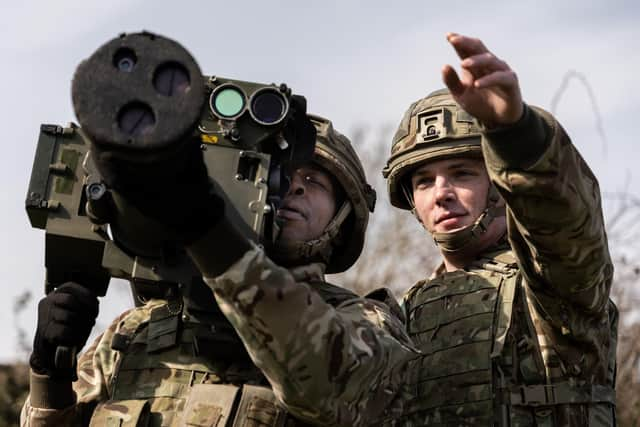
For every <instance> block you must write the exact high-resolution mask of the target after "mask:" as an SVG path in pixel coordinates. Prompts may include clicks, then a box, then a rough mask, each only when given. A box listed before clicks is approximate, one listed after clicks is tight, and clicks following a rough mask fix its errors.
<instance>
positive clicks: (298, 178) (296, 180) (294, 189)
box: [287, 172, 304, 196]
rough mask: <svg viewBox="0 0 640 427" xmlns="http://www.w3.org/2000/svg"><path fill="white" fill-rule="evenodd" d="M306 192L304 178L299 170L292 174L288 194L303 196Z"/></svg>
mask: <svg viewBox="0 0 640 427" xmlns="http://www.w3.org/2000/svg"><path fill="white" fill-rule="evenodd" d="M303 194H304V179H303V178H302V175H301V174H299V173H298V172H294V173H293V174H291V185H289V190H288V191H287V196H290V195H296V196H302V195H303Z"/></svg>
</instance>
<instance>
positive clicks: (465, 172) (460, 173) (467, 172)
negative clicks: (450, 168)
mask: <svg viewBox="0 0 640 427" xmlns="http://www.w3.org/2000/svg"><path fill="white" fill-rule="evenodd" d="M454 175H455V176H456V177H458V178H465V177H474V176H477V175H478V174H477V173H476V171H474V170H472V169H458V170H457V171H456V172H455V174H454Z"/></svg>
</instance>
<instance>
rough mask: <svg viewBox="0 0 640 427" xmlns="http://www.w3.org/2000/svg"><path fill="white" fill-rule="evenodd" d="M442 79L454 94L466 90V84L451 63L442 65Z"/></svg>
mask: <svg viewBox="0 0 640 427" xmlns="http://www.w3.org/2000/svg"><path fill="white" fill-rule="evenodd" d="M442 81H443V82H444V84H445V85H446V86H447V88H448V89H449V91H450V92H451V94H452V95H454V96H457V95H460V94H462V93H463V92H464V91H465V86H464V85H463V84H462V82H461V81H460V78H459V77H458V73H456V70H454V69H453V67H452V66H451V65H445V66H444V67H442Z"/></svg>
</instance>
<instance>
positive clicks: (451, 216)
mask: <svg viewBox="0 0 640 427" xmlns="http://www.w3.org/2000/svg"><path fill="white" fill-rule="evenodd" d="M464 216H465V215H464V214H462V213H453V212H450V213H446V214H444V215H440V216H439V217H438V218H437V219H436V221H435V225H437V226H439V227H442V228H444V229H445V230H453V229H455V228H459V227H461V223H462V221H463V218H464Z"/></svg>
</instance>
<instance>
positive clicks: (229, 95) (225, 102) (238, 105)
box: [213, 87, 244, 117]
mask: <svg viewBox="0 0 640 427" xmlns="http://www.w3.org/2000/svg"><path fill="white" fill-rule="evenodd" d="M213 107H214V108H215V110H216V112H217V113H218V114H220V115H221V116H223V117H234V116H237V115H238V114H239V113H240V112H241V111H242V109H243V108H244V96H242V93H240V91H238V89H236V88H232V87H227V88H224V89H222V90H221V91H220V92H218V93H217V94H216V99H215V100H214V101H213Z"/></svg>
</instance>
